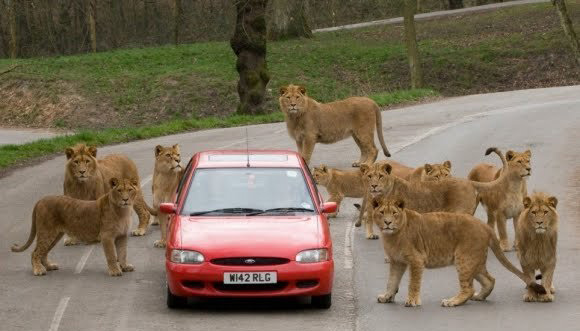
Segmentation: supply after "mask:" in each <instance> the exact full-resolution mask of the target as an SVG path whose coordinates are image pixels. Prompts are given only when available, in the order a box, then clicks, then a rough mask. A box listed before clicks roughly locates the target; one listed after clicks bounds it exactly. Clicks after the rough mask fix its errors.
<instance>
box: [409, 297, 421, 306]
mask: <svg viewBox="0 0 580 331" xmlns="http://www.w3.org/2000/svg"><path fill="white" fill-rule="evenodd" d="M419 306H421V299H419V298H407V301H405V307H419Z"/></svg>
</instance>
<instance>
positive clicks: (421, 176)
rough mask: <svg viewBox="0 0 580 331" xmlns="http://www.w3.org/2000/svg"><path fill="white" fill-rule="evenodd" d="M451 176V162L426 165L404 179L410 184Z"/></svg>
mask: <svg viewBox="0 0 580 331" xmlns="http://www.w3.org/2000/svg"><path fill="white" fill-rule="evenodd" d="M450 176H451V161H445V162H443V163H433V164H429V163H426V164H425V165H424V166H422V167H419V168H417V169H415V170H414V171H413V173H411V174H410V175H409V176H407V177H406V178H405V179H406V180H408V181H409V182H411V183H418V182H419V183H420V182H423V181H435V180H440V179H443V178H447V177H450Z"/></svg>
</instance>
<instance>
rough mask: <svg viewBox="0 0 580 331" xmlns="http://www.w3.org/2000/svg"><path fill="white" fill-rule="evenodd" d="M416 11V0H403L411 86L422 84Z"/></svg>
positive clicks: (420, 85) (415, 86)
mask: <svg viewBox="0 0 580 331" xmlns="http://www.w3.org/2000/svg"><path fill="white" fill-rule="evenodd" d="M416 12H417V0H405V6H404V8H403V24H404V26H405V44H406V46H407V56H408V58H409V69H410V71H411V87H412V88H420V87H422V86H423V72H422V70H421V61H420V60H419V47H418V46H417V32H416V31H415V13H416Z"/></svg>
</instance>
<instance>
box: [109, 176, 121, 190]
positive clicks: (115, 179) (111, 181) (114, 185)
mask: <svg viewBox="0 0 580 331" xmlns="http://www.w3.org/2000/svg"><path fill="white" fill-rule="evenodd" d="M109 184H111V187H113V188H114V187H117V185H119V179H117V177H113V178H111V179H110V180H109Z"/></svg>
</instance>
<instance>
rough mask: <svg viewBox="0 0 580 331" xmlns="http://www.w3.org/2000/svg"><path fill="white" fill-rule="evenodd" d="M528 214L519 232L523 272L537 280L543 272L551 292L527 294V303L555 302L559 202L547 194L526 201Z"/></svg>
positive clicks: (543, 277)
mask: <svg viewBox="0 0 580 331" xmlns="http://www.w3.org/2000/svg"><path fill="white" fill-rule="evenodd" d="M523 205H524V208H525V209H524V210H523V211H522V213H521V214H520V217H519V219H518V222H517V228H516V239H517V253H518V258H519V260H520V264H521V265H522V270H523V271H524V273H525V274H526V275H528V276H529V277H533V276H534V273H535V271H536V270H540V273H541V278H542V285H543V286H544V287H545V288H546V290H547V291H548V293H547V294H545V295H537V293H534V292H532V291H529V290H528V291H527V293H526V294H525V295H524V301H527V302H530V301H542V302H551V301H553V300H554V293H555V290H554V286H553V283H552V280H553V278H554V269H555V268H556V244H557V243H558V212H557V211H556V206H557V205H558V199H556V197H554V196H550V195H548V194H546V193H543V192H537V193H534V194H532V196H531V197H529V196H527V197H525V198H524V199H523Z"/></svg>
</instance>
